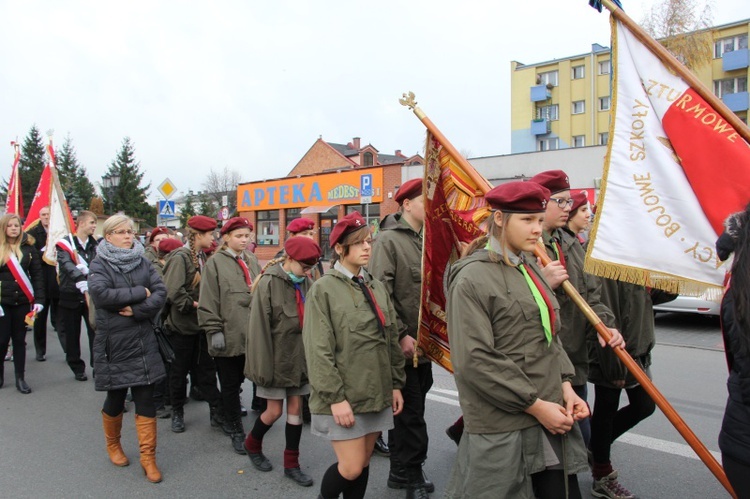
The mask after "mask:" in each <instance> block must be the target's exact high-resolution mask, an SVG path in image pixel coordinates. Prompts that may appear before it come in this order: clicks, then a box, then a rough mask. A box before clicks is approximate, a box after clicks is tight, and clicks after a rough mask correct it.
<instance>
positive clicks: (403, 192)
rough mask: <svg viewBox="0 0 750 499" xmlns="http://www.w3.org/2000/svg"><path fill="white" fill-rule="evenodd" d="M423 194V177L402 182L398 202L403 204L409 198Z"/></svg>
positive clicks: (397, 197)
mask: <svg viewBox="0 0 750 499" xmlns="http://www.w3.org/2000/svg"><path fill="white" fill-rule="evenodd" d="M421 194H422V179H421V178H414V179H411V180H408V181H406V182H404V183H403V184H401V187H399V188H398V192H396V202H397V203H398V204H403V202H404V201H405V200H407V199H412V198H415V197H417V196H419V195H421Z"/></svg>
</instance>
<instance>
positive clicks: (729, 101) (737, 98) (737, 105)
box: [721, 92, 750, 113]
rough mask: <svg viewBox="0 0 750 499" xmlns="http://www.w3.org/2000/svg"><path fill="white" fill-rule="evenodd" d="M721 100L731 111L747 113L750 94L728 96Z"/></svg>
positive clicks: (738, 93) (740, 93) (741, 93)
mask: <svg viewBox="0 0 750 499" xmlns="http://www.w3.org/2000/svg"><path fill="white" fill-rule="evenodd" d="M721 100H723V101H724V104H726V105H727V107H728V108H729V109H730V110H731V111H733V112H735V113H738V112H740V111H747V108H748V105H749V104H750V94H748V93H747V92H737V93H736V94H726V95H724V96H723V97H722V98H721Z"/></svg>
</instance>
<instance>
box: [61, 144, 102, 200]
mask: <svg viewBox="0 0 750 499" xmlns="http://www.w3.org/2000/svg"><path fill="white" fill-rule="evenodd" d="M57 170H58V174H59V177H60V185H61V186H62V188H63V192H65V196H66V197H67V199H68V205H69V206H70V209H71V210H85V209H86V207H87V206H89V205H90V203H91V198H92V197H94V194H95V192H94V184H92V183H91V181H90V180H89V178H88V173H87V172H86V168H85V167H83V166H82V165H81V164H80V163H79V162H78V158H77V157H76V150H75V147H73V142H72V140H71V138H70V134H68V135H67V136H66V137H65V142H64V143H63V146H62V148H61V149H60V150H59V152H57Z"/></svg>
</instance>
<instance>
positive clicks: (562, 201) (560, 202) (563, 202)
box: [549, 198, 573, 208]
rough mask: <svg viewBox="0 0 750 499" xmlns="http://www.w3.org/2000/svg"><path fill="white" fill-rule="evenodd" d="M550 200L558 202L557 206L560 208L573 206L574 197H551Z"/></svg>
mask: <svg viewBox="0 0 750 499" xmlns="http://www.w3.org/2000/svg"><path fill="white" fill-rule="evenodd" d="M549 200H550V201H554V202H555V203H557V206H559V207H560V208H565V206H566V205H567V206H568V207H571V206H573V199H572V198H567V199H566V198H549Z"/></svg>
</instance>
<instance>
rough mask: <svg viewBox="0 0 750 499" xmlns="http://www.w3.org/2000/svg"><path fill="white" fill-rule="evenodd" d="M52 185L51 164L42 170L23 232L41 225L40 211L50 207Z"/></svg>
mask: <svg viewBox="0 0 750 499" xmlns="http://www.w3.org/2000/svg"><path fill="white" fill-rule="evenodd" d="M51 185H52V174H51V173H50V163H47V164H46V165H45V166H44V170H42V176H41V177H40V178H39V184H38V185H37V186H36V192H35V193H34V199H32V200H31V206H30V207H29V215H28V216H27V217H26V221H25V222H24V224H23V230H25V231H27V230H29V229H31V228H32V227H34V226H35V225H37V224H38V223H39V211H41V209H42V208H44V207H45V206H49V194H50V186H51Z"/></svg>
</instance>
